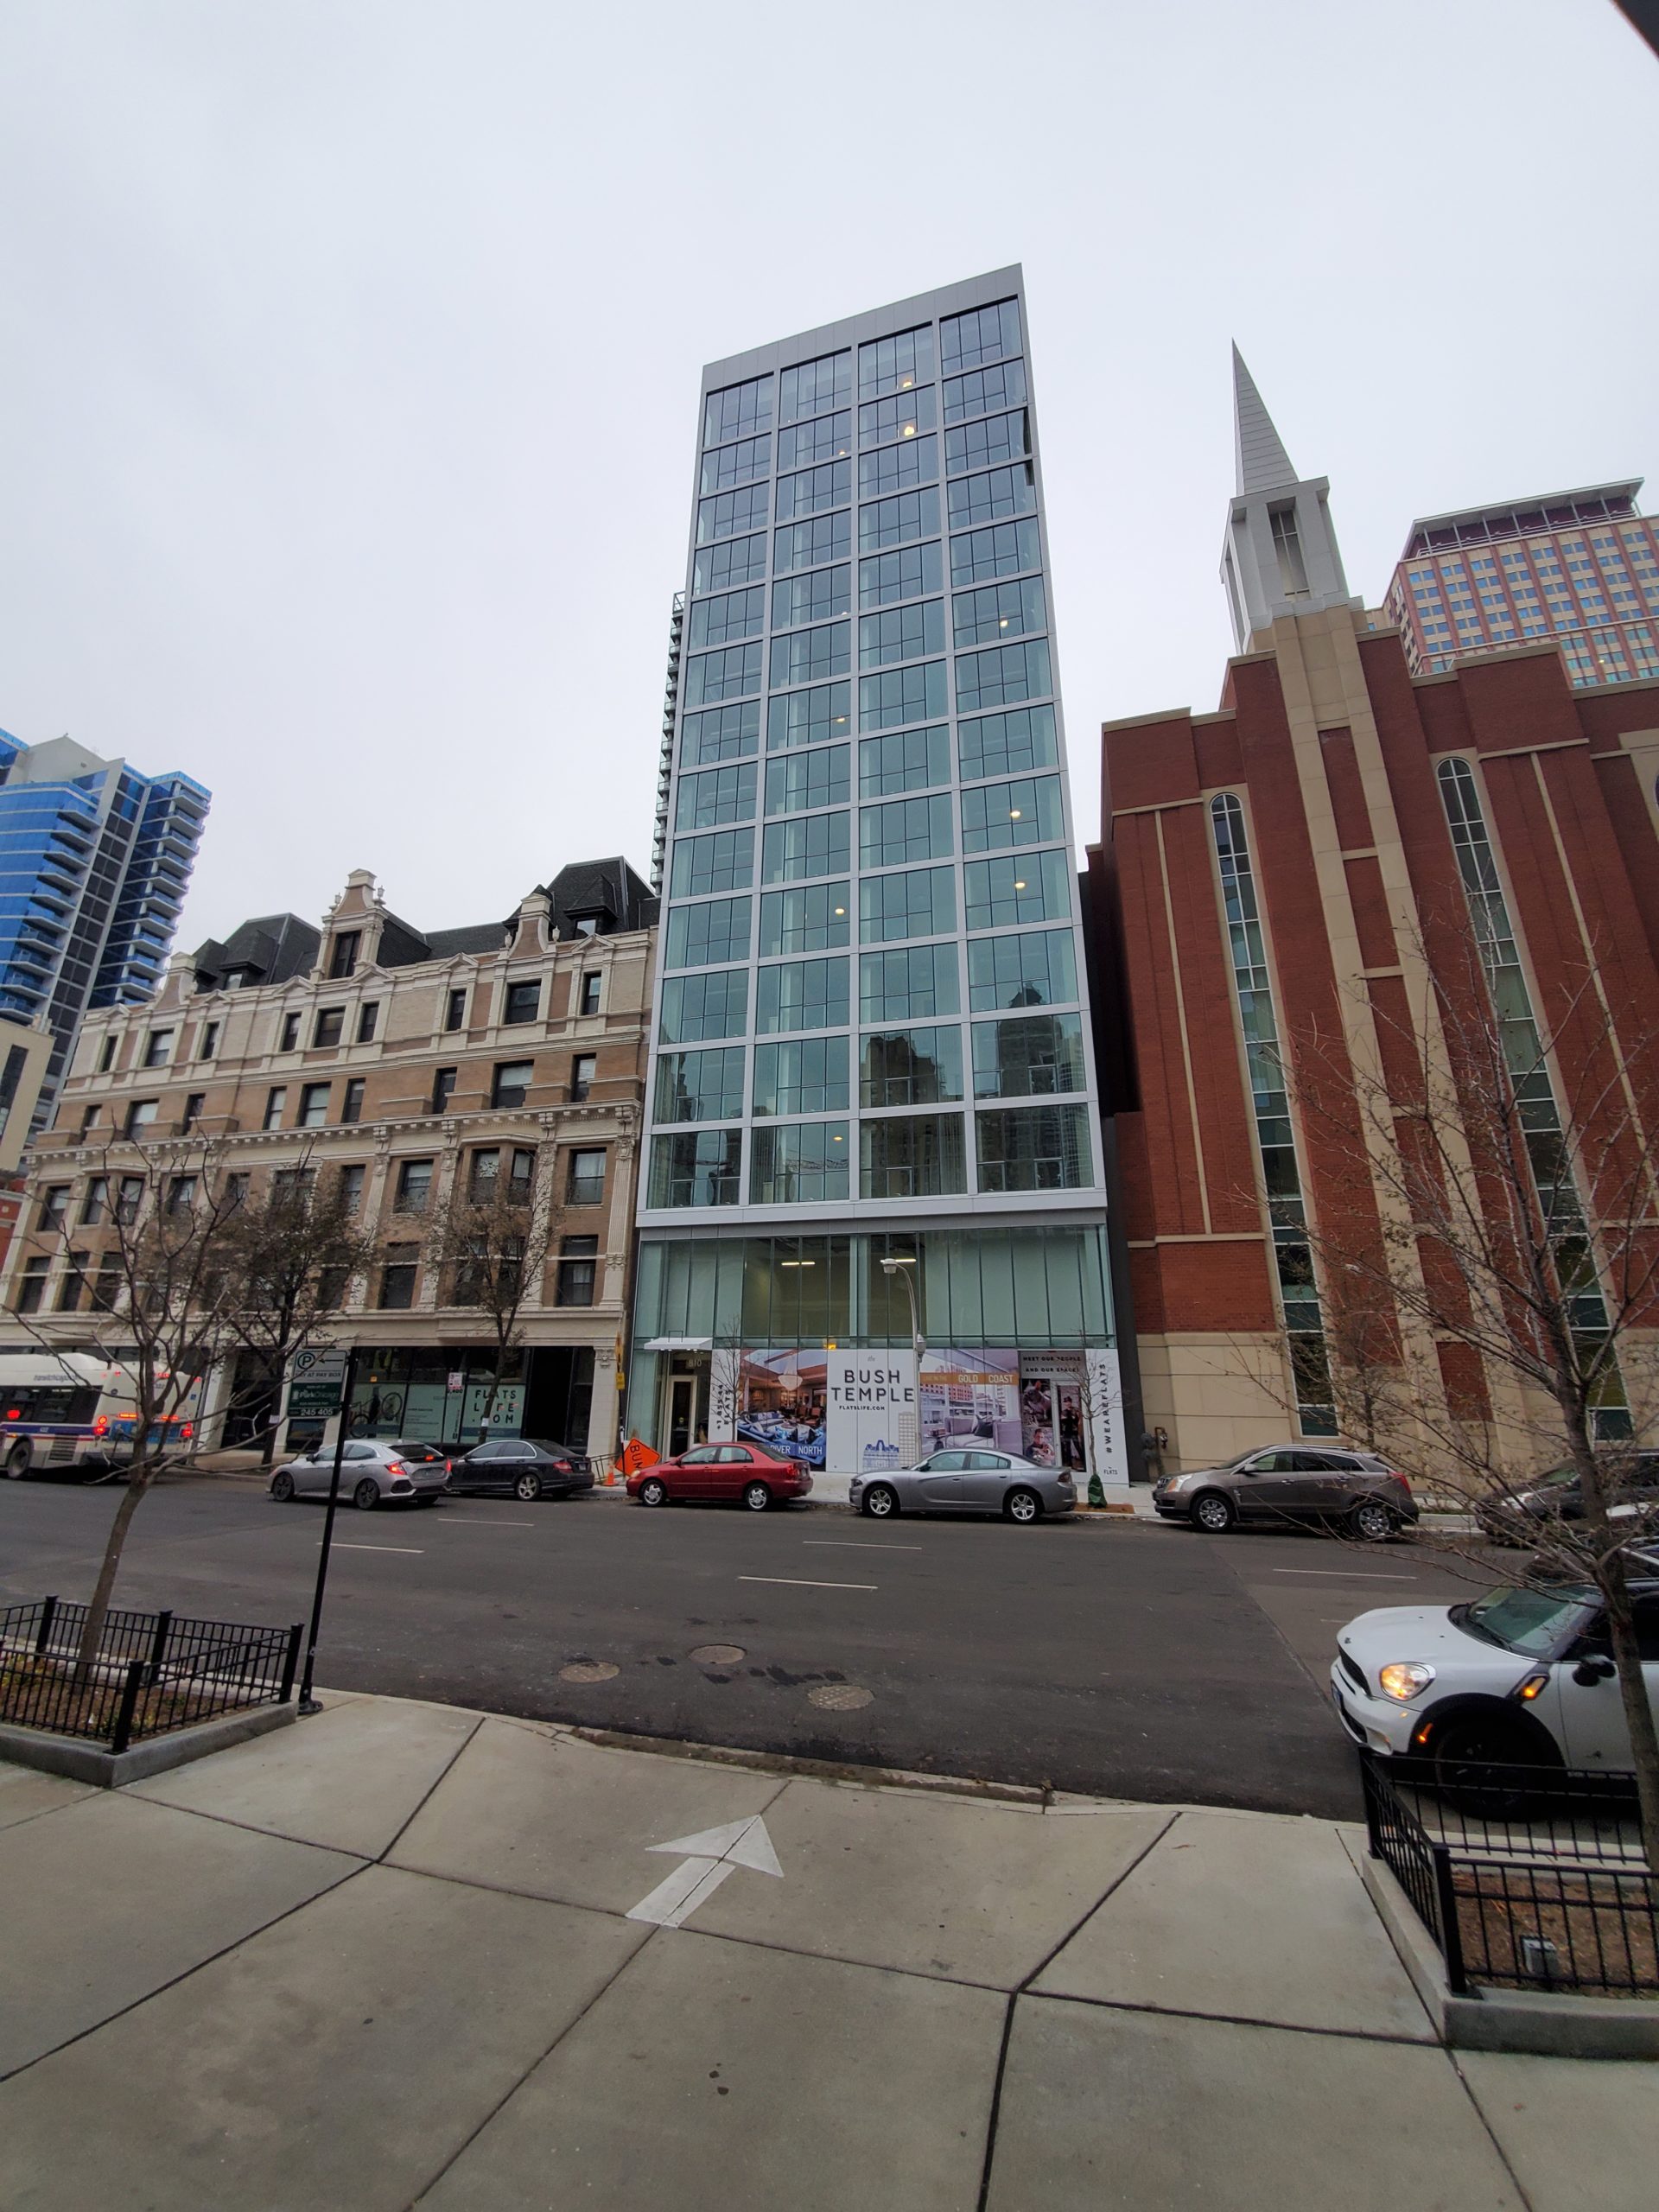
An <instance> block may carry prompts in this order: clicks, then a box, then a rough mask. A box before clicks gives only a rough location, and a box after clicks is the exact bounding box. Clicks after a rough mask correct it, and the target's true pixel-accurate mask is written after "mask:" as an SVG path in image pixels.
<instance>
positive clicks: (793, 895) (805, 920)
mask: <svg viewBox="0 0 1659 2212" xmlns="http://www.w3.org/2000/svg"><path fill="white" fill-rule="evenodd" d="M852 924H853V916H852V887H851V886H850V884H849V883H848V882H847V881H846V880H844V879H843V880H842V881H841V882H839V883H812V884H807V885H805V886H804V887H802V888H801V889H800V890H798V891H768V892H767V893H766V895H765V896H764V897H763V898H762V899H761V901H760V957H761V958H762V959H763V960H766V959H769V958H771V957H772V956H773V955H774V954H777V953H780V952H828V951H829V950H833V948H834V947H835V946H836V945H839V944H850V943H851V941H852Z"/></svg>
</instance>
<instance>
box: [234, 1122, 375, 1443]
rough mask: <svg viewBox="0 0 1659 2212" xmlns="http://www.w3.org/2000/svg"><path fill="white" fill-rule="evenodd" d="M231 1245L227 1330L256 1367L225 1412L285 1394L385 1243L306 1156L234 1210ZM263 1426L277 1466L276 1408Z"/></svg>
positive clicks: (262, 1435)
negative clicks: (290, 1377)
mask: <svg viewBox="0 0 1659 2212" xmlns="http://www.w3.org/2000/svg"><path fill="white" fill-rule="evenodd" d="M225 1241H226V1265H227V1267H228V1268H229V1270H230V1274H231V1284H230V1296H229V1297H228V1298H227V1300H226V1306H225V1308H224V1316H223V1327H224V1334H225V1337H226V1340H227V1348H228V1349H230V1350H231V1351H232V1352H234V1353H240V1354H244V1355H249V1356H251V1359H252V1362H253V1364H254V1366H255V1368H256V1370H257V1372H256V1374H255V1376H254V1377H253V1378H252V1379H251V1381H250V1382H249V1383H246V1384H245V1385H243V1386H241V1387H240V1388H238V1389H232V1395H231V1398H230V1401H229V1405H228V1407H227V1411H236V1410H238V1409H239V1408H248V1407H250V1406H251V1405H252V1404H256V1403H258V1402H260V1401H262V1400H264V1399H266V1398H267V1397H269V1396H270V1395H271V1394H272V1393H279V1392H280V1391H281V1389H282V1385H283V1380H284V1378H285V1376H287V1374H288V1372H289V1367H290V1366H291V1364H292V1362H293V1361H294V1359H295V1357H296V1355H297V1354H298V1353H300V1352H302V1351H305V1350H306V1349H307V1347H308V1346H309V1345H310V1344H315V1342H316V1341H317V1340H318V1339H319V1338H320V1337H321V1335H322V1334H323V1332H325V1331H326V1330H327V1329H328V1328H329V1327H330V1326H331V1325H333V1324H334V1321H335V1320H336V1319H337V1318H338V1315H339V1312H340V1306H342V1305H343V1304H344V1302H345V1300H346V1295H347V1293H348V1291H349V1288H350V1286H351V1284H352V1283H353V1281H355V1280H356V1279H357V1278H359V1276H361V1275H363V1274H366V1273H367V1271H368V1269H369V1268H371V1267H372V1265H373V1263H374V1260H375V1257H376V1254H377V1250H378V1240H377V1239H376V1238H375V1236H373V1235H372V1234H371V1233H370V1232H369V1231H368V1230H365V1228H364V1226H363V1224H362V1223H361V1222H360V1221H359V1218H358V1217H357V1215H356V1213H355V1212H353V1210H352V1209H351V1207H350V1206H349V1205H347V1204H346V1198H345V1196H344V1192H343V1189H342V1186H341V1184H340V1178H339V1176H338V1175H335V1176H334V1178H333V1179H332V1180H331V1181H330V1182H329V1183H328V1184H327V1185H323V1186H322V1187H321V1188H320V1187H319V1186H318V1181H317V1175H316V1170H315V1166H314V1165H313V1163H312V1161H311V1159H310V1156H309V1154H308V1155H307V1156H306V1157H305V1159H304V1160H302V1161H301V1162H300V1163H299V1165H298V1166H292V1167H284V1168H280V1169H278V1170H277V1173H275V1174H273V1175H272V1176H271V1178H270V1181H269V1182H268V1183H267V1185H265V1188H264V1191H263V1192H260V1193H258V1194H257V1195H251V1196H249V1197H248V1198H246V1199H245V1201H244V1202H243V1204H242V1205H239V1206H238V1207H237V1208H236V1209H234V1210H233V1211H232V1213H231V1215H230V1217H229V1218H228V1220H227V1223H226V1240H225ZM260 1427H261V1433H260V1438H259V1442H260V1450H261V1454H262V1457H263V1459H264V1463H265V1465H267V1466H269V1465H270V1460H271V1457H272V1453H273V1451H274V1449H275V1446H276V1441H277V1421H276V1419H275V1417H274V1414H273V1417H272V1418H270V1419H268V1420H266V1421H264V1422H262V1423H261V1425H260Z"/></svg>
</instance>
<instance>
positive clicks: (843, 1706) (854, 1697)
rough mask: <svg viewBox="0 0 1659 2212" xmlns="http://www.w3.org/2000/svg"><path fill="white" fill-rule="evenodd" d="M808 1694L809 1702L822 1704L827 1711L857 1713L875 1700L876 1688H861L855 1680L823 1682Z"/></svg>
mask: <svg viewBox="0 0 1659 2212" xmlns="http://www.w3.org/2000/svg"><path fill="white" fill-rule="evenodd" d="M806 1695H807V1701H808V1703H809V1704H810V1705H821V1706H822V1707H823V1709H824V1711H825V1712H826V1713H855V1712H856V1711H857V1709H858V1707H860V1706H861V1705H873V1704H874V1702H875V1693H874V1690H861V1689H860V1688H858V1686H857V1685H856V1684H855V1683H854V1682H823V1683H821V1684H820V1685H819V1687H818V1688H817V1689H815V1690H808V1692H807V1694H806Z"/></svg>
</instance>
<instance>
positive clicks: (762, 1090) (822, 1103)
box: [754, 1037, 847, 1114]
mask: <svg viewBox="0 0 1659 2212" xmlns="http://www.w3.org/2000/svg"><path fill="white" fill-rule="evenodd" d="M846 1105H847V1039H846V1038H844V1037H796V1038H792V1039H790V1040H789V1041H788V1042H787V1043H785V1044H781V1045H757V1046H755V1048H754V1110H755V1112H756V1113H757V1114H834V1113H838V1112H843V1111H844V1110H845V1109H846Z"/></svg>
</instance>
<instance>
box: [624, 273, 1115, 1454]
mask: <svg viewBox="0 0 1659 2212" xmlns="http://www.w3.org/2000/svg"><path fill="white" fill-rule="evenodd" d="M1072 852H1073V842H1072V824H1071V802H1070V795H1069V792H1068V789H1067V782H1066V770H1065V734H1064V727H1063V723H1062V719H1061V714H1060V705H1059V699H1058V674H1057V661H1056V653H1055V642H1054V632H1053V626H1052V620H1051V607H1050V600H1049V589H1048V582H1047V542H1046V528H1045V523H1044V514H1043V499H1042V472H1041V462H1040V458H1039V446H1038V439H1037V432H1036V416H1035V410H1034V405H1033V380H1032V372H1031V361H1030V354H1029V351H1028V348H1027V317H1026V308H1025V300H1024V295H1023V286H1022V282H1021V277H1020V270H1018V269H1017V268H1014V269H1004V270H996V271H995V272H994V273H993V274H991V275H989V276H987V277H980V278H976V279H975V280H973V281H971V282H969V283H961V284H955V285H951V286H949V287H947V288H946V289H943V290H941V291H938V292H932V293H928V294H925V295H923V296H919V297H918V298H915V299H911V300H905V301H901V302H898V303H897V304H896V305H894V306H893V307H889V308H879V309H876V310H874V311H873V312H870V313H868V314H863V315H855V316H853V317H851V318H849V320H847V321H842V322H837V323H834V324H830V325H828V326H826V327H824V328H823V329H819V330H812V331H807V332H804V333H803V334H801V335H800V336H798V337H795V338H790V339H785V340H781V341H779V342H778V343H775V344H772V345H768V346H760V347H757V348H756V349H755V350H754V351H753V352H752V353H743V354H740V355H736V356H734V358H732V359H728V360H724V361H717V362H715V363H712V364H711V365H709V368H708V369H707V370H705V372H704V374H703V379H702V394H701V397H700V400H699V405H698V415H697V440H696V461H695V467H694V481H693V488H692V499H691V518H690V531H689V543H688V547H687V555H686V575H685V588H684V593H683V598H682V599H677V601H676V608H675V616H674V627H673V644H672V651H671V669H670V685H669V702H668V711H667V714H666V715H665V720H664V768H663V775H662V778H661V781H660V785H659V822H658V868H659V871H660V876H661V884H660V887H661V890H662V893H663V897H664V907H663V923H662V938H661V945H660V954H659V961H658V982H657V995H656V1006H655V1017H654V1022H653V1030H652V1038H653V1042H652V1061H651V1070H650V1091H649V1100H648V1114H649V1128H648V1134H647V1138H646V1145H647V1158H646V1161H645V1173H644V1176H643V1178H642V1182H641V1191H642V1196H641V1203H640V1211H639V1228H640V1234H641V1250H640V1262H639V1281H638V1289H637V1294H636V1318H635V1334H634V1344H633V1346H632V1357H631V1359H630V1363H629V1377H628V1380H629V1388H630V1397H629V1420H630V1423H631V1425H632V1427H633V1428H634V1429H635V1431H636V1432H637V1433H639V1434H641V1435H644V1436H646V1437H649V1438H652V1440H654V1441H655V1442H656V1443H657V1444H658V1446H661V1447H663V1448H675V1449H677V1448H680V1447H681V1446H683V1445H684V1444H685V1443H687V1442H689V1441H691V1440H694V1439H695V1437H696V1434H697V1433H698V1432H699V1431H700V1430H705V1429H706V1430H707V1431H708V1432H709V1433H710V1434H711V1435H713V1436H720V1435H722V1434H723V1435H728V1436H729V1435H730V1434H731V1433H732V1426H733V1423H734V1421H735V1423H736V1426H737V1427H738V1429H739V1431H740V1433H746V1434H749V1435H751V1436H754V1437H765V1436H772V1437H773V1438H784V1437H787V1438H788V1440H789V1443H790V1448H792V1449H795V1450H797V1451H798V1452H799V1454H800V1456H802V1457H804V1458H806V1459H809V1460H813V1459H814V1457H815V1454H816V1455H817V1464H823V1463H824V1461H825V1459H827V1461H828V1464H829V1465H831V1466H832V1467H833V1466H835V1465H837V1464H842V1465H845V1464H846V1461H847V1455H848V1453H849V1451H850V1450H851V1449H852V1445H851V1443H850V1441H849V1440H850V1439H851V1438H852V1436H853V1429H852V1428H851V1427H846V1426H843V1427H842V1432H841V1433H839V1435H838V1433H837V1427H836V1421H835V1418H834V1415H833V1411H831V1412H830V1414H829V1417H828V1420H827V1431H828V1433H827V1436H826V1400H828V1401H834V1400H835V1399H836V1391H837V1383H836V1356H837V1355H839V1356H840V1357H841V1358H842V1359H843V1360H844V1359H845V1358H846V1357H847V1356H848V1355H849V1354H852V1353H855V1352H858V1351H873V1352H894V1351H896V1356H897V1360H898V1367H899V1368H903V1366H904V1364H905V1362H906V1361H907V1360H908V1359H909V1358H910V1357H911V1355H912V1319H911V1313H910V1305H909V1298H910V1293H909V1292H907V1291H906V1280H907V1281H908V1282H909V1284H910V1285H911V1287H912V1290H913V1293H914V1295H915V1298H916V1301H917V1305H916V1333H918V1334H919V1335H920V1336H921V1337H922V1338H923V1339H924V1340H925V1347H926V1351H925V1357H924V1360H923V1365H922V1371H921V1378H920V1385H921V1387H920V1400H919V1403H918V1401H917V1399H916V1395H915V1384H916V1377H915V1376H914V1373H913V1371H912V1373H911V1376H910V1384H909V1395H908V1396H905V1397H904V1403H903V1419H904V1420H905V1421H908V1422H909V1423H910V1426H909V1427H906V1429H905V1432H904V1436H903V1439H902V1443H900V1441H899V1439H898V1438H897V1437H896V1436H895V1437H881V1438H877V1439H875V1440H874V1442H871V1441H870V1440H869V1439H868V1438H866V1440H865V1444H862V1445H860V1446H859V1447H858V1448H859V1450H860V1451H861V1452H865V1453H866V1456H865V1458H864V1459H862V1460H861V1462H860V1464H879V1458H880V1449H879V1448H878V1447H880V1448H893V1447H894V1446H898V1448H906V1447H909V1446H914V1445H916V1444H917V1442H918V1440H919V1441H920V1442H921V1443H922V1444H924V1445H925V1444H927V1443H929V1442H935V1441H937V1440H938V1435H939V1434H940V1433H944V1434H945V1435H946V1436H947V1438H948V1437H951V1436H957V1435H960V1434H962V1433H968V1432H969V1431H977V1432H978V1433H979V1434H980V1436H981V1439H982V1440H983V1438H984V1437H985V1435H987V1434H988V1433H991V1432H993V1431H994V1432H995V1436H996V1438H997V1440H1000V1441H1001V1443H1002V1444H1003V1445H1004V1446H1007V1444H1008V1443H1009V1442H1010V1440H1013V1441H1014V1443H1015V1444H1019V1443H1022V1442H1023V1443H1024V1444H1027V1445H1031V1444H1033V1442H1034V1443H1035V1445H1036V1446H1037V1448H1038V1450H1039V1454H1040V1452H1044V1451H1052V1452H1054V1453H1055V1454H1056V1456H1057V1458H1058V1457H1059V1456H1060V1455H1061V1454H1062V1452H1064V1453H1065V1455H1066V1456H1068V1457H1070V1458H1071V1461H1072V1464H1074V1465H1080V1464H1081V1462H1080V1459H1079V1458H1078V1457H1077V1454H1078V1453H1080V1451H1081V1443H1080V1435H1081V1428H1082V1427H1087V1426H1088V1424H1089V1419H1090V1417H1093V1418H1095V1419H1096V1420H1098V1421H1103V1420H1104V1419H1105V1418H1106V1408H1105V1406H1104V1403H1103V1400H1104V1399H1105V1398H1106V1397H1107V1396H1108V1395H1109V1393H1110V1390H1111V1388H1112V1385H1111V1383H1110V1380H1109V1370H1110V1368H1111V1366H1112V1364H1113V1363H1111V1361H1110V1360H1109V1357H1107V1356H1109V1352H1110V1349H1111V1345H1112V1341H1113V1338H1112V1317H1111V1306H1110V1296H1109V1287H1108V1281H1107V1261H1106V1243H1105V1231H1104V1195H1103V1181H1102V1174H1101V1155H1100V1130H1099V1121H1098V1112H1097V1105H1096V1083H1095V1073H1094V1065H1093V1058H1092V1050H1091V1043H1090V1026H1089V1017H1088V1009H1087V1004H1086V997H1085V993H1086V983H1085V979H1084V956H1083V940H1082V937H1081V933H1080V928H1079V915H1078V902H1077V876H1076V870H1075V868H1074V864H1073V861H1072ZM883 1262H897V1263H898V1264H897V1266H896V1267H888V1266H884V1265H883ZM1091 1355H1093V1356H1094V1364H1093V1365H1092V1366H1091V1365H1090V1356H1091ZM894 1371H896V1370H894ZM941 1378H944V1379H941ZM901 1396H903V1394H902V1393H901ZM1079 1399H1081V1401H1082V1404H1081V1408H1080V1407H1079ZM1045 1416H1046V1417H1045ZM1080 1424H1081V1427H1080ZM877 1426H878V1427H879V1426H880V1422H879V1421H878V1423H877ZM1062 1429H1064V1431H1065V1434H1064V1436H1062V1434H1061V1431H1062ZM866 1446H868V1451H869V1452H876V1454H877V1457H876V1459H875V1461H874V1462H872V1461H870V1460H869V1459H868V1452H866Z"/></svg>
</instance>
